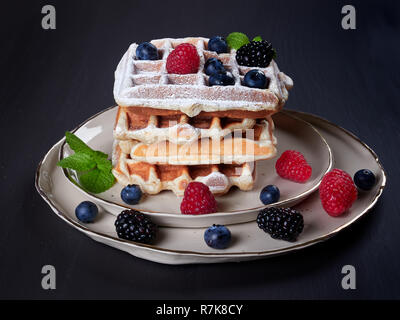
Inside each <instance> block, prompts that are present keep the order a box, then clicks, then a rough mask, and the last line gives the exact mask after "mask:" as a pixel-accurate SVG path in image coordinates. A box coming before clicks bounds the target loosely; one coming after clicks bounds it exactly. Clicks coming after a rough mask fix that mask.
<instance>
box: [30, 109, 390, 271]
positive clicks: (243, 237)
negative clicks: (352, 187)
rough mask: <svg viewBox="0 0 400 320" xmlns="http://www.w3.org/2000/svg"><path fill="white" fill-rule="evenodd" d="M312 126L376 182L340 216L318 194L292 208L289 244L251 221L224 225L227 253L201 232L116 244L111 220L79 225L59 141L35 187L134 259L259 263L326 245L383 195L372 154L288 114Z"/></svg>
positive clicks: (340, 132) (342, 135) (346, 165)
mask: <svg viewBox="0 0 400 320" xmlns="http://www.w3.org/2000/svg"><path fill="white" fill-rule="evenodd" d="M288 113H289V114H291V115H296V116H298V117H301V118H302V119H304V120H307V121H309V122H310V123H312V124H313V125H314V126H315V127H316V128H317V129H318V130H319V131H320V132H321V134H322V135H324V137H325V138H326V140H327V141H328V143H329V145H330V146H331V148H332V151H333V154H334V157H335V165H334V166H335V167H337V168H341V169H344V170H346V171H347V172H349V173H350V174H351V175H353V174H354V173H355V172H356V171H357V170H358V169H360V168H369V169H371V170H372V171H373V172H374V173H375V175H376V177H377V182H376V185H375V187H374V188H373V189H372V190H371V191H369V192H362V193H360V194H359V199H358V200H357V201H356V202H355V203H354V204H353V206H352V208H351V209H350V210H349V211H348V212H347V213H346V214H344V215H343V216H341V217H338V218H333V217H330V216H329V215H327V214H326V213H325V212H324V210H323V209H322V206H321V204H320V201H319V197H318V192H316V193H314V194H313V195H311V196H310V197H309V198H308V199H307V200H305V201H303V202H302V203H301V204H299V205H298V206H297V209H299V210H301V211H302V212H303V215H304V220H305V228H304V231H303V233H302V234H301V235H300V237H299V239H298V241H297V242H295V243H289V242H285V241H278V240H274V239H272V238H271V237H270V236H269V235H267V234H265V233H264V232H263V231H261V230H260V229H258V227H257V224H256V223H255V222H248V223H242V224H236V225H231V226H229V229H230V230H231V233H232V237H233V241H232V243H231V245H230V247H229V248H228V249H225V250H214V249H211V248H209V247H207V245H206V244H205V243H204V241H203V233H204V230H205V228H199V229H193V228H160V230H159V235H158V238H157V241H156V242H155V243H154V245H142V244H136V243H133V242H129V241H125V240H121V239H118V238H117V236H116V233H115V230H114V226H113V223H114V220H115V217H114V216H113V215H111V214H107V213H106V212H104V211H103V212H100V215H99V217H98V219H97V221H96V222H95V223H92V224H86V225H84V224H81V223H79V222H78V221H77V219H76V218H75V215H74V209H75V207H76V205H77V204H78V203H80V202H81V201H84V200H87V196H85V194H83V193H82V192H81V191H80V190H78V189H77V188H74V187H73V186H72V184H71V183H68V182H67V181H66V179H65V177H64V175H63V174H62V172H61V170H60V169H59V168H56V166H55V165H56V163H57V161H58V157H59V155H58V153H59V150H60V146H61V142H59V143H58V144H57V145H55V146H54V147H53V148H52V149H51V150H50V151H49V152H48V153H47V155H46V156H45V157H44V159H43V160H42V162H41V163H40V164H39V167H38V170H37V172H36V179H35V185H36V188H37V190H38V192H39V193H40V195H41V196H42V197H43V199H44V200H45V201H46V202H47V203H48V204H49V206H50V207H51V208H52V210H53V211H54V212H55V213H56V214H57V215H58V216H59V217H60V218H61V219H63V220H64V221H65V222H67V223H68V224H69V225H71V226H72V227H74V228H76V229H77V230H79V231H81V232H83V233H85V234H86V235H88V236H89V237H91V238H92V239H94V240H96V241H98V242H101V243H104V244H107V245H109V246H112V247H115V248H118V249H120V250H123V251H126V252H128V253H130V254H132V255H134V256H136V257H140V258H143V259H147V260H151V261H156V262H159V263H167V264H188V263H218V262H227V261H244V260H253V259H259V258H262V257H267V256H271V255H276V254H281V253H286V252H289V251H292V250H297V249H301V248H304V247H307V246H310V245H312V244H315V243H317V242H320V241H323V240H326V239H328V238H330V237H331V236H333V235H334V234H336V233H337V232H339V231H340V230H342V229H344V228H346V227H347V226H349V225H350V224H352V223H353V222H355V221H356V220H357V219H359V218H360V217H361V216H363V215H364V214H365V213H366V212H368V211H369V210H370V209H371V208H372V207H373V205H374V204H375V203H376V201H377V200H378V198H379V197H380V195H381V194H382V192H383V189H384V186H385V182H386V176H385V172H384V170H383V168H382V165H381V164H380V162H379V160H378V157H377V155H376V154H375V153H374V152H373V151H372V150H371V149H370V148H369V147H368V146H367V145H365V144H364V143H363V142H361V141H360V140H359V139H358V138H357V137H355V136H354V135H352V134H351V133H349V132H348V131H346V130H344V129H342V128H340V127H338V126H336V125H334V124H332V123H330V122H328V121H326V120H323V119H321V118H318V117H316V116H312V115H308V114H300V113H297V112H288Z"/></svg>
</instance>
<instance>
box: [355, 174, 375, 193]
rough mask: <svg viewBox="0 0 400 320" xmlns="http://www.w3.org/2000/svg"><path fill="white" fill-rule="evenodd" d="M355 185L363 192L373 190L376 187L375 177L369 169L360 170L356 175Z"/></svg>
mask: <svg viewBox="0 0 400 320" xmlns="http://www.w3.org/2000/svg"><path fill="white" fill-rule="evenodd" d="M354 183H355V184H356V186H357V187H359V188H360V189H361V190H365V191H368V190H371V189H372V187H373V186H374V185H375V175H374V174H373V173H372V171H371V170H368V169H361V170H358V171H357V172H356V173H355V175H354Z"/></svg>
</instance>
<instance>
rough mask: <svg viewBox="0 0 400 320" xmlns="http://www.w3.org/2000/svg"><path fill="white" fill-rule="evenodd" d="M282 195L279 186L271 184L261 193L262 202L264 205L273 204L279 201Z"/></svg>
mask: <svg viewBox="0 0 400 320" xmlns="http://www.w3.org/2000/svg"><path fill="white" fill-rule="evenodd" d="M280 196H281V193H280V191H279V189H278V187H277V186H274V185H273V184H270V185H268V186H266V187H264V188H263V189H262V190H261V192H260V200H261V202H262V203H263V204H271V203H275V202H278V201H279V198H280Z"/></svg>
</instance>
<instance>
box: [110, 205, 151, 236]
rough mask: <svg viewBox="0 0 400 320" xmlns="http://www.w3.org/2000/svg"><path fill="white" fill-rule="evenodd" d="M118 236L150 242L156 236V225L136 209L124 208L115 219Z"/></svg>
mask: <svg viewBox="0 0 400 320" xmlns="http://www.w3.org/2000/svg"><path fill="white" fill-rule="evenodd" d="M114 225H115V230H116V231H117V234H118V237H119V238H121V239H125V240H130V241H135V242H141V243H150V242H152V241H153V240H154V239H155V237H156V232H157V226H156V225H155V224H154V223H153V222H151V220H150V219H149V218H147V217H145V216H144V215H143V214H142V213H140V212H139V211H136V210H124V211H122V212H121V213H120V214H119V215H118V217H117V219H116V220H115V223H114Z"/></svg>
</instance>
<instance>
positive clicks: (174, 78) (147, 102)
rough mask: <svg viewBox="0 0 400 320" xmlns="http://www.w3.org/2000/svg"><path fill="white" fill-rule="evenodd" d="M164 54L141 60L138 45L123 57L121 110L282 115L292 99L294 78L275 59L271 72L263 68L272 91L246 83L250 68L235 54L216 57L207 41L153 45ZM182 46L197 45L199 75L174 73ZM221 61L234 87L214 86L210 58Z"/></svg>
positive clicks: (118, 81)
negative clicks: (172, 56) (174, 56)
mask: <svg viewBox="0 0 400 320" xmlns="http://www.w3.org/2000/svg"><path fill="white" fill-rule="evenodd" d="M151 43H152V44H154V45H155V46H156V47H157V48H158V51H159V55H160V58H161V59H160V60H154V61H144V60H136V48H137V46H138V44H136V43H134V44H132V45H131V46H130V47H129V49H128V51H127V52H126V53H125V54H124V56H123V57H122V60H121V61H120V62H119V64H118V66H117V69H116V71H115V83H114V98H115V100H116V102H117V103H118V105H120V106H141V107H144V108H158V109H168V110H178V111H181V112H183V113H185V114H186V115H188V116H189V117H194V116H196V115H198V114H199V113H200V112H215V111H226V110H245V111H253V112H255V111H260V110H268V111H272V112H277V111H279V109H280V108H281V107H282V106H283V104H284V103H285V101H286V100H287V98H288V89H290V88H291V87H292V86H293V82H292V80H291V79H290V78H289V77H288V76H286V75H285V74H284V73H283V72H280V71H279V69H278V66H277V64H276V63H275V61H271V63H270V65H269V66H268V67H267V68H259V69H260V70H262V71H263V72H264V74H265V75H266V77H267V78H269V80H270V81H269V87H268V88H267V89H255V88H249V87H246V86H243V85H242V82H243V77H244V75H245V74H246V72H247V71H249V70H250V69H255V68H249V67H243V66H239V65H238V64H237V62H236V58H235V50H233V49H232V50H231V51H230V52H229V53H223V54H219V55H218V54H216V53H215V52H213V51H208V50H207V44H208V39H206V38H182V39H170V38H166V39H160V40H153V41H151ZM181 43H191V44H193V45H194V46H195V47H196V48H197V52H198V54H199V57H200V67H199V70H198V72H197V73H196V74H184V75H179V74H168V73H167V70H166V60H167V57H168V55H169V53H170V52H171V51H172V50H173V49H174V48H175V47H176V46H177V45H179V44H181ZM211 57H215V58H218V59H220V60H221V61H222V62H223V64H224V66H225V68H226V69H227V70H228V71H230V72H231V73H232V75H233V76H234V78H235V85H233V86H209V85H208V78H209V77H208V76H207V75H206V74H205V73H204V70H203V69H204V63H205V61H206V60H207V59H208V58H211Z"/></svg>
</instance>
